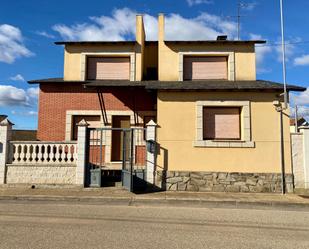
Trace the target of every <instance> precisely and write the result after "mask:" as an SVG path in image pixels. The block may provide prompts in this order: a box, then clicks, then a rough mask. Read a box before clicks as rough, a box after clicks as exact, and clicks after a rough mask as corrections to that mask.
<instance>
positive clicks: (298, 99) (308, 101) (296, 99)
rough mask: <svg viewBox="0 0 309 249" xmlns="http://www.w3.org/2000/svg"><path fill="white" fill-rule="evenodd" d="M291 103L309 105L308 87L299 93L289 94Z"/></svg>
mask: <svg viewBox="0 0 309 249" xmlns="http://www.w3.org/2000/svg"><path fill="white" fill-rule="evenodd" d="M291 102H292V103H293V105H309V88H307V90H306V91H304V92H301V93H299V94H291Z"/></svg>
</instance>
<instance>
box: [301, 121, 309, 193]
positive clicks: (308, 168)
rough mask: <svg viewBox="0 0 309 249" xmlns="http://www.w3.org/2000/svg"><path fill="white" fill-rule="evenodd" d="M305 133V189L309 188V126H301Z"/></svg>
mask: <svg viewBox="0 0 309 249" xmlns="http://www.w3.org/2000/svg"><path fill="white" fill-rule="evenodd" d="M299 130H300V132H302V133H303V164H304V182H305V184H304V185H305V189H309V127H304V126H303V127H299Z"/></svg>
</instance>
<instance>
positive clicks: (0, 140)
mask: <svg viewBox="0 0 309 249" xmlns="http://www.w3.org/2000/svg"><path fill="white" fill-rule="evenodd" d="M13 125H14V124H13V123H11V122H10V120H8V119H7V118H6V119H4V120H2V122H1V123H0V184H5V178H6V163H7V160H8V156H9V153H10V151H9V143H8V142H9V141H10V140H11V136H12V126H13Z"/></svg>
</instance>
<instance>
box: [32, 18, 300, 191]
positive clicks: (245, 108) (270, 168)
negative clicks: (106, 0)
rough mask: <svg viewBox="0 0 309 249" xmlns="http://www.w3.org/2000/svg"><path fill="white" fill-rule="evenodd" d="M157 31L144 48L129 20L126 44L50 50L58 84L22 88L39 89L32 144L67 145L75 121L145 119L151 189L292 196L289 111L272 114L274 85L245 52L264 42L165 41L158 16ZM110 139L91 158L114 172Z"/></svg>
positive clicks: (116, 147)
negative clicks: (152, 151) (149, 130)
mask: <svg viewBox="0 0 309 249" xmlns="http://www.w3.org/2000/svg"><path fill="white" fill-rule="evenodd" d="M158 25H159V31H158V41H147V40H146V39H145V31H144V25H143V17H142V15H138V16H137V17H136V40H135V41H93V42H92V41H63V42H56V44H57V45H63V46H64V75H63V78H51V79H41V80H32V81H29V83H30V84H39V86H40V93H39V114H38V131H37V138H38V139H39V140H44V141H63V140H66V141H71V140H75V139H76V138H77V128H76V123H78V122H79V121H80V120H82V119H84V120H86V121H87V122H88V123H89V124H90V126H89V127H93V128H95V127H97V128H98V127H106V128H113V129H126V128H130V127H131V128H132V127H135V128H138V127H144V126H145V124H146V123H148V122H149V121H150V120H153V121H155V122H156V123H157V129H156V132H157V134H156V144H157V151H156V152H157V158H156V165H155V167H156V169H155V180H156V184H161V185H160V186H161V187H164V188H165V189H167V190H188V191H236V192H239V191H241V192H280V191H281V189H282V186H285V187H286V189H287V190H288V191H292V189H293V188H292V186H293V176H292V165H291V149H290V126H289V109H288V108H287V109H280V108H278V107H280V106H281V103H282V102H283V97H282V92H283V85H282V84H280V83H276V82H270V81H265V80H256V55H255V44H263V43H265V41H261V40H246V41H244V40H240V41H235V40H228V39H226V37H224V36H221V37H218V39H217V40H207V41H205V40H204V41H185V40H183V41H173V40H166V39H165V29H164V15H162V14H160V15H159V19H158ZM287 90H288V91H304V90H305V88H303V87H299V86H294V85H288V86H287ZM113 134H114V133H113V132H112V135H110V134H109V135H107V136H106V138H105V140H104V144H103V147H104V149H103V147H102V143H103V142H102V140H101V147H102V148H101V149H100V150H97V152H96V153H99V154H100V155H101V160H102V158H103V160H104V162H105V163H104V166H105V167H107V168H109V167H112V166H114V168H113V169H121V166H119V165H118V166H117V162H119V161H121V160H123V153H122V152H123V150H124V147H121V144H122V142H123V139H122V140H121V136H119V135H117V136H116V134H114V135H113ZM101 137H102V135H101ZM96 138H98V137H96ZM144 147H145V144H144V143H141V146H140V147H139V148H136V154H135V156H136V158H139V156H138V153H141V154H142V153H144V151H145V148H144ZM121 148H122V149H121ZM138 151H139V152H138ZM140 157H142V156H141V155H140ZM136 160H137V159H136ZM141 160H145V158H143V159H141ZM115 165H116V166H115ZM117 167H118V168H117ZM119 167H120V168H119ZM282 176H283V178H282ZM282 184H284V185H282Z"/></svg>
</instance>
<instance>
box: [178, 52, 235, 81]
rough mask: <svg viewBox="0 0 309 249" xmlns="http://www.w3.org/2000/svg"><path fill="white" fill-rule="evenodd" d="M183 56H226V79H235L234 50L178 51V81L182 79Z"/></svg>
mask: <svg viewBox="0 0 309 249" xmlns="http://www.w3.org/2000/svg"><path fill="white" fill-rule="evenodd" d="M184 56H226V57H227V58H228V60H227V73H228V80H231V81H234V80H235V53H234V52H227V51H226V52H179V81H183V71H184V70H183V66H184V65H183V60H184Z"/></svg>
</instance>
